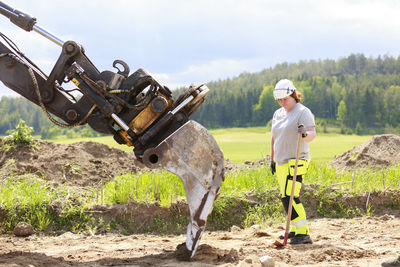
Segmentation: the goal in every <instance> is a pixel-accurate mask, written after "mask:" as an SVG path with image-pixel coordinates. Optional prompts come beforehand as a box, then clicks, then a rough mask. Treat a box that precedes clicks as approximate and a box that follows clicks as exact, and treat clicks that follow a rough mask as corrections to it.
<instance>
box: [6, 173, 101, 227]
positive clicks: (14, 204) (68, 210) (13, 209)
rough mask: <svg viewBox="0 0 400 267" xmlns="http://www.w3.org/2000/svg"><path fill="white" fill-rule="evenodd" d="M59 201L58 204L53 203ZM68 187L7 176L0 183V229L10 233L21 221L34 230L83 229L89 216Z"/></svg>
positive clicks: (32, 176) (30, 176) (33, 178)
mask: <svg viewBox="0 0 400 267" xmlns="http://www.w3.org/2000/svg"><path fill="white" fill-rule="evenodd" d="M55 203H61V204H60V205H54V204H55ZM85 209H86V207H85V205H82V203H80V201H79V199H78V198H76V196H74V194H73V193H72V192H71V191H69V190H68V188H66V187H65V188H58V189H51V188H50V187H49V186H48V185H46V184H45V183H44V182H43V181H42V180H40V179H38V178H37V176H35V175H33V174H30V175H25V176H17V175H10V176H9V178H8V179H7V180H5V181H2V182H1V183H0V221H1V222H2V224H1V227H0V230H1V231H2V232H10V231H12V230H13V229H14V227H15V226H16V225H17V224H18V223H19V222H21V221H24V222H27V223H29V224H31V225H32V226H33V228H34V229H35V230H37V231H52V230H57V229H72V230H74V231H83V230H87V229H88V227H90V225H94V224H93V223H94V222H93V223H92V224H90V222H91V220H92V218H91V217H90V216H88V215H86V214H85V212H84V211H85Z"/></svg>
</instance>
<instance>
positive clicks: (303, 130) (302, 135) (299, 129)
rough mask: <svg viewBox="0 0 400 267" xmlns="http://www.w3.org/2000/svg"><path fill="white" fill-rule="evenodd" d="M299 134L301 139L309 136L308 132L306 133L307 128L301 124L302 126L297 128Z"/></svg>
mask: <svg viewBox="0 0 400 267" xmlns="http://www.w3.org/2000/svg"><path fill="white" fill-rule="evenodd" d="M297 132H298V133H300V134H301V137H303V138H304V137H306V136H307V131H306V128H305V127H304V125H303V124H300V125H299V126H298V127H297Z"/></svg>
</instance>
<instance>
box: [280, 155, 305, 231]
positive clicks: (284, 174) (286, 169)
mask: <svg viewBox="0 0 400 267" xmlns="http://www.w3.org/2000/svg"><path fill="white" fill-rule="evenodd" d="M295 162H296V160H295V159H291V160H289V162H287V163H285V164H283V165H277V166H276V176H277V178H278V183H279V188H280V194H281V200H282V203H283V206H284V208H285V211H286V214H287V212H288V209H289V201H290V194H291V192H292V184H293V175H294V167H295ZM308 165H309V160H299V162H298V168H297V175H296V176H297V178H296V184H295V187H294V198H293V208H292V216H291V218H290V219H291V229H290V231H291V232H295V234H296V235H298V234H303V235H309V232H310V231H309V228H308V225H307V219H306V211H305V210H304V206H303V204H302V203H301V201H300V189H301V186H302V183H303V176H304V175H305V174H306V173H307V169H308Z"/></svg>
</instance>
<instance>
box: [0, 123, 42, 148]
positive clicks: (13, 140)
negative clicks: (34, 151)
mask: <svg viewBox="0 0 400 267" xmlns="http://www.w3.org/2000/svg"><path fill="white" fill-rule="evenodd" d="M7 134H9V135H8V136H6V137H5V138H4V140H5V144H4V145H3V146H2V149H3V150H4V151H8V150H14V149H15V148H16V146H18V145H28V146H34V145H35V144H36V141H35V139H34V138H33V136H32V134H33V128H32V127H29V126H28V125H26V123H25V121H24V120H20V121H19V123H18V125H17V126H16V128H15V130H8V131H7Z"/></svg>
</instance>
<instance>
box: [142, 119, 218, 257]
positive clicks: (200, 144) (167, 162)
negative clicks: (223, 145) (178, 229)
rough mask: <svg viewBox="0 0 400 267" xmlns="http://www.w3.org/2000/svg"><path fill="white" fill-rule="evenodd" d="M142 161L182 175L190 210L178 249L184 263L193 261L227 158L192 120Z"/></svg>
mask: <svg viewBox="0 0 400 267" xmlns="http://www.w3.org/2000/svg"><path fill="white" fill-rule="evenodd" d="M143 162H144V163H145V164H146V166H148V167H150V168H161V169H164V170H167V171H169V172H172V173H174V174H176V175H177V176H179V178H180V179H181V180H182V183H183V186H184V188H185V193H186V198H187V202H188V204H189V211H190V223H189V225H188V228H187V238H186V244H182V245H180V246H178V250H179V251H180V252H179V256H178V258H180V259H181V260H190V258H192V257H193V256H194V254H195V252H196V250H197V247H198V245H199V242H200V238H201V236H202V234H203V231H204V229H205V226H206V222H207V217H208V215H209V214H210V213H211V211H212V209H213V207H214V201H215V199H216V198H217V196H218V194H219V190H220V188H221V183H222V181H223V180H224V155H223V153H222V151H221V150H220V148H219V147H218V145H217V142H216V141H215V139H214V138H213V136H212V135H211V133H210V132H209V131H207V129H206V128H204V127H203V126H202V125H200V124H199V123H197V122H195V121H192V120H189V121H188V122H186V123H185V124H184V125H182V126H181V127H180V128H179V129H178V130H176V131H175V132H174V133H173V134H171V135H170V136H169V137H167V138H166V139H165V140H164V141H163V142H161V143H160V144H159V145H158V146H157V147H155V148H150V149H147V150H146V151H145V152H144V154H143Z"/></svg>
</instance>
